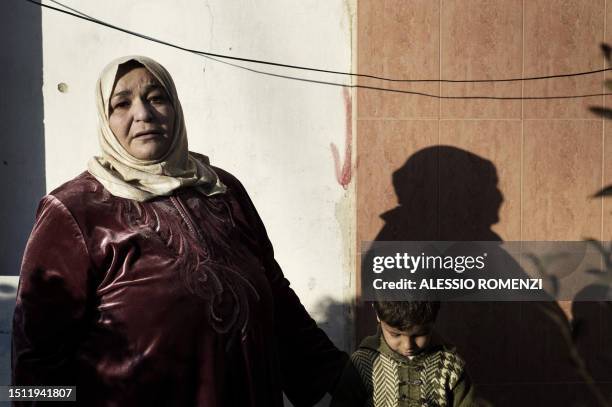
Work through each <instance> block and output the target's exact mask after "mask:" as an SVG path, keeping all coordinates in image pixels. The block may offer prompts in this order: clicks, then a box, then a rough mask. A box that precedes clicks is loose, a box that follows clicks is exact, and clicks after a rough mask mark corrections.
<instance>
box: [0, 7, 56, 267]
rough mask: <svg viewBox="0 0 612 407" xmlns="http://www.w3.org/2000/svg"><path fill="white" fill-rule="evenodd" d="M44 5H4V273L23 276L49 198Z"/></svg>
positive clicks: (0, 176)
mask: <svg viewBox="0 0 612 407" xmlns="http://www.w3.org/2000/svg"><path fill="white" fill-rule="evenodd" d="M41 29H42V28H41V11H40V7H35V6H32V5H30V4H28V3H26V2H24V1H18V0H12V1H3V2H1V3H0V38H2V41H3V46H2V56H1V57H0V58H1V59H0V77H2V78H5V82H4V84H3V87H2V102H1V103H0V106H1V109H0V123H2V134H3V139H2V149H1V150H0V185H2V188H3V193H2V199H1V200H0V213H1V214H2V228H0V275H18V274H19V266H20V263H21V256H22V254H23V249H24V247H25V243H26V240H27V238H28V235H29V233H30V230H31V229H32V225H33V224H34V213H35V211H36V206H37V204H38V201H39V200H40V198H41V197H42V196H43V195H44V194H45V142H44V127H43V95H42V85H43V68H42V33H41Z"/></svg>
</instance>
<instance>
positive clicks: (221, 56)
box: [24, 0, 612, 100]
mask: <svg viewBox="0 0 612 407" xmlns="http://www.w3.org/2000/svg"><path fill="white" fill-rule="evenodd" d="M24 1H26V2H28V3H31V4H34V5H37V6H39V7H43V8H48V9H51V10H54V11H57V12H59V13H63V14H67V15H70V16H72V17H75V18H78V19H82V20H86V21H89V22H91V23H94V24H98V25H102V26H104V27H107V28H111V29H114V30H117V31H120V32H123V33H125V34H129V35H133V36H136V37H139V38H142V39H145V40H148V41H151V42H155V43H158V44H161V45H165V46H168V47H171V48H174V49H178V50H181V51H184V52H188V53H191V54H195V55H199V56H202V57H205V58H207V59H210V60H212V61H215V62H218V63H222V64H225V65H229V66H232V67H235V68H239V69H243V70H246V71H249V72H252V73H256V74H261V75H266V76H272V77H277V78H283V79H290V80H295V81H301V82H308V83H315V84H321V85H329V86H338V87H346V88H351V89H366V90H375V91H383V92H392V93H401V94H409V95H416V96H425V97H432V98H437V99H468V100H470V99H485V100H548V99H578V98H587V97H596V96H607V95H612V93H606V92H602V93H592V94H581V95H556V96H443V95H436V94H431V93H426V92H418V91H411V90H403V89H396V88H386V87H380V86H370V85H362V84H346V83H337V82H331V81H324V80H316V79H308V78H303V77H296V76H290V75H283V74H278V73H273V72H268V71H263V70H260V69H255V68H250V67H246V66H243V65H239V64H236V63H232V62H228V61H225V60H224V59H227V60H233V61H239V62H249V63H255V64H263V65H268V66H275V67H282V68H290V69H298V70H305V71H311V72H318V73H327V74H336V75H344V76H350V77H363V78H370V79H377V80H382V81H387V82H410V83H412V82H414V83H417V82H438V83H440V82H442V83H446V82H450V83H483V82H484V83H486V82H515V81H534V80H544V79H553V78H563V77H573V76H583V75H591V74H595V73H601V72H605V71H608V70H612V68H604V69H599V70H592V71H584V72H574V73H569V74H558V75H547V76H534V77H527V78H508V79H470V80H454V79H393V78H385V77H382V76H375V75H368V74H358V73H352V72H342V71H334V70H328V69H319V68H312V67H306V66H300V65H291V64H284V63H278V62H270V61H265V60H259V59H251V58H243V57H236V56H231V55H225V54H217V53H212V52H207V51H200V50H195V49H190V48H187V47H183V46H180V45H177V44H173V43H170V42H167V41H164V40H160V39H157V38H154V37H151V36H148V35H145V34H141V33H138V32H135V31H131V30H128V29H126V28H122V27H119V26H116V25H113V24H110V23H107V22H105V21H102V20H99V19H97V18H95V17H91V16H89V15H87V14H85V13H83V12H81V11H79V10H76V9H74V8H71V7H68V6H66V5H64V4H62V3H60V2H58V1H56V0H50V1H52V2H53V3H55V4H58V5H60V6H62V7H64V8H66V9H68V10H70V11H68V10H63V9H60V8H57V7H53V6H50V5H48V4H44V3H42V2H38V1H34V0H24Z"/></svg>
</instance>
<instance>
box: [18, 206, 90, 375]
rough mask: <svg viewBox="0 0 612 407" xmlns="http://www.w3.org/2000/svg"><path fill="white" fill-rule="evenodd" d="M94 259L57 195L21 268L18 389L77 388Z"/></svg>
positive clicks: (41, 212) (40, 218) (42, 213)
mask: <svg viewBox="0 0 612 407" xmlns="http://www.w3.org/2000/svg"><path fill="white" fill-rule="evenodd" d="M90 270H91V267H90V258H89V255H88V251H87V246H86V244H85V240H84V237H83V234H82V233H81V230H80V228H79V226H78V225H77V223H76V221H75V220H74V218H73V217H72V215H71V214H70V212H69V211H68V209H67V208H66V207H65V206H64V205H63V204H62V203H61V202H60V201H59V200H58V199H57V198H55V197H54V196H46V197H45V198H43V200H42V201H41V203H40V205H39V207H38V212H37V216H36V223H35V225H34V229H33V230H32V233H31V235H30V238H29V240H28V244H27V246H26V249H25V253H24V257H23V262H22V266H21V273H20V280H19V289H18V291H17V302H16V305H15V313H14V316H13V333H12V335H13V342H12V375H13V377H12V382H13V384H14V385H70V384H74V383H75V376H74V368H73V362H74V352H75V347H76V345H77V344H78V343H79V339H80V335H81V332H83V329H82V328H83V326H82V325H83V321H84V314H85V312H86V300H87V297H88V293H87V287H88V280H89V272H90Z"/></svg>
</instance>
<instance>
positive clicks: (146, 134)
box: [133, 130, 164, 138]
mask: <svg viewBox="0 0 612 407" xmlns="http://www.w3.org/2000/svg"><path fill="white" fill-rule="evenodd" d="M162 134H164V132H163V131H161V130H144V131H139V132H138V133H136V134H134V137H133V138H153V137H158V136H161V135H162Z"/></svg>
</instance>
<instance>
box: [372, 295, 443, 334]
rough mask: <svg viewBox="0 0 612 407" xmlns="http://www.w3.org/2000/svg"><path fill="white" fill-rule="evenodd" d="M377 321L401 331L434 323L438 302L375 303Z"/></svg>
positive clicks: (438, 308) (438, 306)
mask: <svg viewBox="0 0 612 407" xmlns="http://www.w3.org/2000/svg"><path fill="white" fill-rule="evenodd" d="M374 309H375V310H376V315H378V319H380V320H381V321H384V322H385V323H386V324H388V325H390V326H392V327H393V328H396V329H399V330H401V331H406V330H408V329H410V328H411V327H412V326H413V325H426V324H429V323H431V322H435V320H436V317H437V316H438V311H439V310H440V301H375V302H374Z"/></svg>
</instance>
